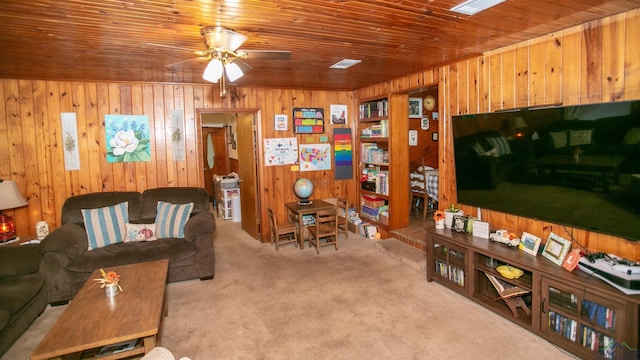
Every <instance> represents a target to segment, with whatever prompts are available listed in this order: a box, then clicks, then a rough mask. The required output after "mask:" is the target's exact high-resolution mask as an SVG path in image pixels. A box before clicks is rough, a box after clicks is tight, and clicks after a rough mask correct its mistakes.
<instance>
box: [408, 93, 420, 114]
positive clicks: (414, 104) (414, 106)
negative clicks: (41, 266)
mask: <svg viewBox="0 0 640 360" xmlns="http://www.w3.org/2000/svg"><path fill="white" fill-rule="evenodd" d="M409 118H412V119H414V118H416V119H422V99H421V98H409Z"/></svg>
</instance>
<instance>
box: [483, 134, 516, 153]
mask: <svg viewBox="0 0 640 360" xmlns="http://www.w3.org/2000/svg"><path fill="white" fill-rule="evenodd" d="M487 141H488V142H489V144H491V146H493V147H494V148H495V149H496V151H497V154H496V156H498V157H500V156H502V155H509V154H511V146H510V145H509V142H508V141H507V139H506V138H504V137H502V136H496V137H490V138H487ZM487 153H488V152H487Z"/></svg>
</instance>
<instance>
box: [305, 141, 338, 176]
mask: <svg viewBox="0 0 640 360" xmlns="http://www.w3.org/2000/svg"><path fill="white" fill-rule="evenodd" d="M299 152H300V171H318V170H331V144H305V145H300V149H299Z"/></svg>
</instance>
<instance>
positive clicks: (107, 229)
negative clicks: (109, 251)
mask: <svg viewBox="0 0 640 360" xmlns="http://www.w3.org/2000/svg"><path fill="white" fill-rule="evenodd" d="M81 211H82V219H84V228H85V230H86V232H87V237H88V239H89V250H93V249H97V248H101V247H103V246H107V245H111V244H115V243H119V242H122V239H123V238H124V236H125V233H126V227H125V224H126V223H128V222H129V203H128V202H123V203H120V204H116V205H113V206H107V207H103V208H98V209H82V210H81Z"/></svg>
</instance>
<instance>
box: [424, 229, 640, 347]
mask: <svg viewBox="0 0 640 360" xmlns="http://www.w3.org/2000/svg"><path fill="white" fill-rule="evenodd" d="M426 251H427V281H429V282H431V281H436V282H438V283H440V284H442V285H444V286H446V287H448V288H450V289H452V290H454V291H456V292H458V293H460V294H461V295H463V296H465V297H467V298H469V299H471V300H473V301H475V302H476V303H478V304H480V305H483V306H484V307H486V308H488V309H489V310H492V311H493V312H495V313H496V314H499V315H501V316H503V317H505V318H507V319H509V320H511V321H513V322H514V323H516V324H518V325H520V326H522V327H524V328H526V329H528V330H529V331H531V332H533V333H535V334H537V335H539V336H542V337H543V338H545V339H547V340H549V341H550V342H552V343H554V344H557V345H558V346H560V347H562V348H564V349H566V350H567V351H570V352H571V353H573V354H576V355H577V356H579V357H581V358H588V359H598V358H603V359H636V358H638V356H639V355H640V350H638V347H639V344H640V329H638V320H639V317H640V295H626V294H624V293H622V292H621V291H619V290H618V289H616V288H614V287H612V286H610V285H609V284H607V283H605V282H604V281H602V280H600V279H598V278H595V277H593V276H590V275H588V274H586V273H585V272H583V271H581V270H579V269H576V270H574V271H573V272H568V271H567V270H565V269H564V268H562V267H560V266H557V265H555V264H554V263H552V262H551V261H549V260H548V259H546V258H544V257H543V256H540V255H538V256H532V255H529V254H527V253H525V252H523V251H520V250H518V248H517V247H507V246H506V245H504V244H500V243H495V242H491V241H490V240H488V239H483V238H478V237H474V236H472V235H471V234H468V233H457V232H453V231H451V230H449V229H445V230H436V229H429V230H427V250H426ZM500 265H510V266H513V267H516V268H518V269H521V270H522V271H523V274H522V276H520V277H518V278H514V279H509V278H505V277H504V276H502V275H501V274H500V273H499V272H498V271H497V270H496V266H500ZM495 279H499V280H500V282H501V283H506V284H507V285H513V286H515V287H518V288H520V289H523V290H524V291H523V292H525V294H523V295H522V296H521V297H520V298H519V299H518V303H519V304H524V305H525V306H518V307H514V306H513V302H512V303H511V304H509V302H506V301H504V299H503V298H502V297H501V295H500V294H498V291H497V290H496V288H495V286H494V284H495ZM492 280H493V281H494V284H492ZM509 305H511V306H509ZM514 309H515V310H514ZM527 310H530V311H527Z"/></svg>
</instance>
